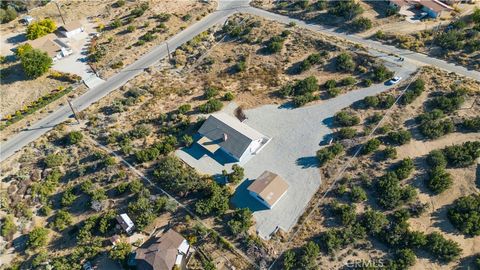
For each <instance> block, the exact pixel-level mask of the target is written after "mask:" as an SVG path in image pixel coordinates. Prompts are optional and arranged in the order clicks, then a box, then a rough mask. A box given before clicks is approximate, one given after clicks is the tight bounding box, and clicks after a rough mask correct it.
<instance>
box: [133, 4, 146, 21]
mask: <svg viewBox="0 0 480 270" xmlns="http://www.w3.org/2000/svg"><path fill="white" fill-rule="evenodd" d="M148 8H149V5H148V3H147V2H144V3H142V4H141V5H139V6H137V7H136V8H134V9H133V10H132V11H131V12H130V16H131V17H133V18H138V17H140V16H142V15H143V14H144V13H145V11H146V10H147V9H148Z"/></svg>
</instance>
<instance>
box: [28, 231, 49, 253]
mask: <svg viewBox="0 0 480 270" xmlns="http://www.w3.org/2000/svg"><path fill="white" fill-rule="evenodd" d="M48 234H49V233H48V229H47V228H43V227H35V228H33V230H32V231H31V232H30V233H29V234H28V240H27V246H28V247H29V248H31V249H37V248H40V247H44V246H45V245H46V244H47V240H48Z"/></svg>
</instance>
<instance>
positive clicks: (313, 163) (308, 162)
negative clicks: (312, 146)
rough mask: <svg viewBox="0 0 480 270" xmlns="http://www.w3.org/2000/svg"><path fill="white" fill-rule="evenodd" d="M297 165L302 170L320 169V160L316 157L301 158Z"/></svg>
mask: <svg viewBox="0 0 480 270" xmlns="http://www.w3.org/2000/svg"><path fill="white" fill-rule="evenodd" d="M296 164H297V165H298V166H300V167H301V168H302V169H306V168H313V167H318V159H317V157H316V156H310V157H301V158H298V159H297V160H296Z"/></svg>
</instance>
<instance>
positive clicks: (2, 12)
mask: <svg viewBox="0 0 480 270" xmlns="http://www.w3.org/2000/svg"><path fill="white" fill-rule="evenodd" d="M15 18H17V11H16V10H15V8H13V7H11V6H7V8H6V9H3V8H2V9H0V21H1V22H2V23H8V22H11V21H13V20H15Z"/></svg>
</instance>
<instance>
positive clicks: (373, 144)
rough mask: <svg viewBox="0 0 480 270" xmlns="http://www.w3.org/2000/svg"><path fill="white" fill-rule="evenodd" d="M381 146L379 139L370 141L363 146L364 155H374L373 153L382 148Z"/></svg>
mask: <svg viewBox="0 0 480 270" xmlns="http://www.w3.org/2000/svg"><path fill="white" fill-rule="evenodd" d="M380 144H381V142H380V140H379V139H377V138H373V139H370V140H368V141H367V142H366V143H365V144H364V145H363V148H362V154H364V155H367V154H370V153H372V152H373V151H375V150H377V149H378V147H380Z"/></svg>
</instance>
